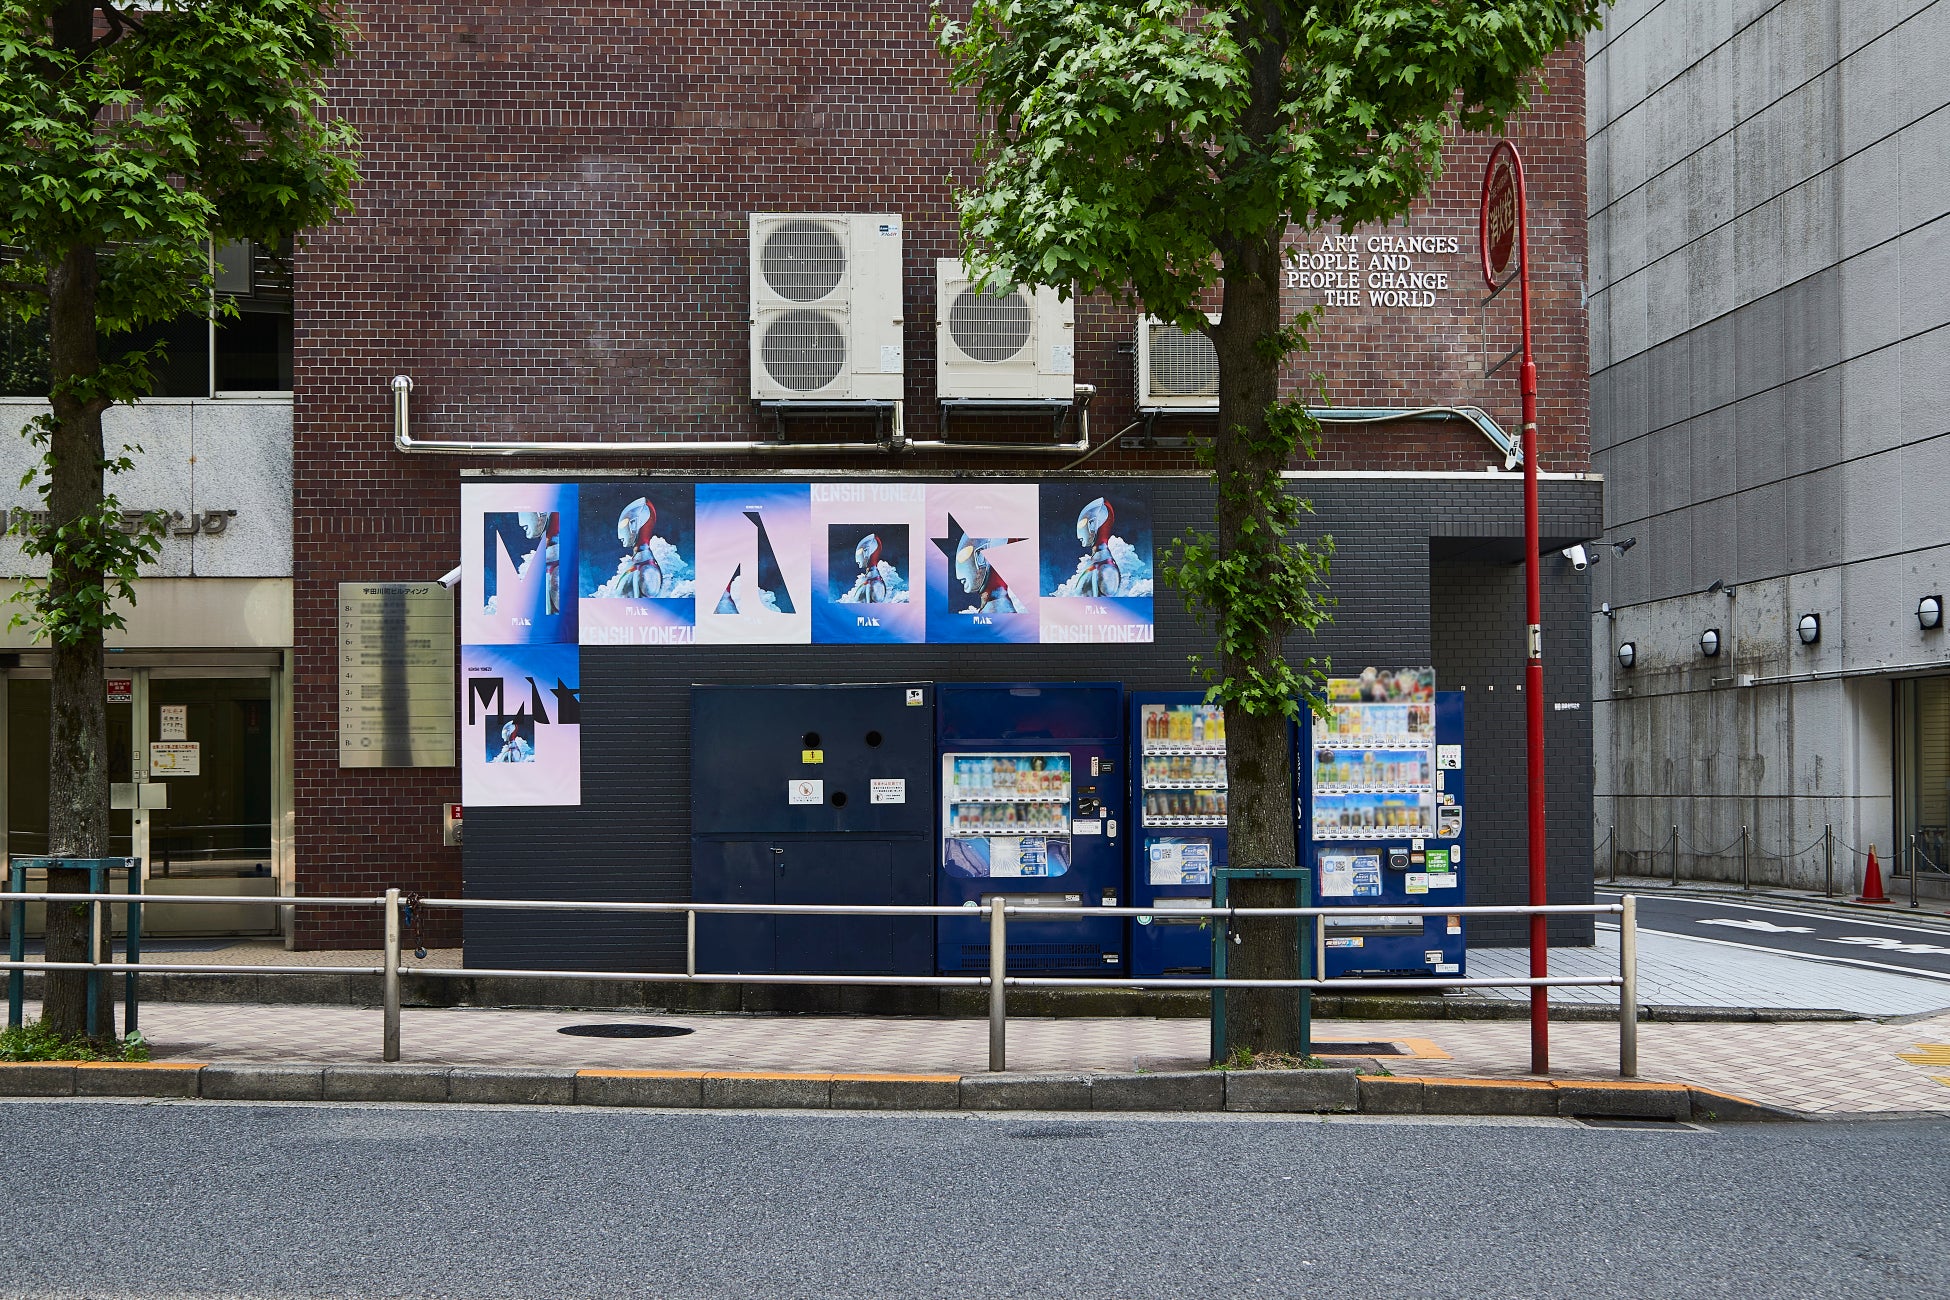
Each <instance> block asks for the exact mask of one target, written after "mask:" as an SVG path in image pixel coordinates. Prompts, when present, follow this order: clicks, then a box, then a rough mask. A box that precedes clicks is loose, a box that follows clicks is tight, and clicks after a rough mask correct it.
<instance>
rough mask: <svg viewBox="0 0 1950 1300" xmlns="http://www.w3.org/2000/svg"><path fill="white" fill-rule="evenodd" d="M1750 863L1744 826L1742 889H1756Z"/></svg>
mask: <svg viewBox="0 0 1950 1300" xmlns="http://www.w3.org/2000/svg"><path fill="white" fill-rule="evenodd" d="M1748 861H1749V859H1748V856H1747V828H1746V827H1745V826H1742V827H1741V828H1740V887H1741V888H1742V889H1747V890H1751V889H1752V888H1753V887H1754V879H1753V873H1752V870H1751V868H1750V867H1749V866H1748Z"/></svg>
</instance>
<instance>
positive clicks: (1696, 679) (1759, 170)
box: [1586, 0, 1950, 886]
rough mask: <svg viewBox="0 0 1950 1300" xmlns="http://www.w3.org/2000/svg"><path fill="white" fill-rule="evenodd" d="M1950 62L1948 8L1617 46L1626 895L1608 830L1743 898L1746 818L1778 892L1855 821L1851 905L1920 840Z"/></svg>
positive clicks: (1601, 676)
mask: <svg viewBox="0 0 1950 1300" xmlns="http://www.w3.org/2000/svg"><path fill="white" fill-rule="evenodd" d="M1946 48H1950V3H1945V2H1944V0H1936V2H1935V3H1928V2H1922V0H1778V2H1769V0H1718V2H1717V3H1692V2H1690V0H1688V2H1682V0H1662V2H1661V0H1650V2H1649V0H1624V2H1622V3H1620V4H1619V5H1618V6H1617V7H1616V8H1615V9H1613V10H1612V12H1611V14H1610V17H1609V19H1608V22H1607V26H1606V28H1605V30H1604V31H1603V32H1600V33H1598V34H1595V35H1594V36H1593V37H1592V38H1591V39H1590V40H1589V42H1588V44H1587V49H1586V55H1587V80H1588V102H1589V107H1588V117H1587V128H1586V130H1587V137H1588V146H1589V181H1588V184H1589V191H1590V213H1591V244H1590V257H1591V267H1590V301H1591V366H1592V452H1593V462H1594V465H1595V467H1596V468H1597V469H1598V470H1599V471H1600V472H1601V473H1602V474H1603V476H1604V479H1605V483H1606V488H1605V524H1606V530H1607V531H1606V535H1607V537H1608V538H1610V539H1611V540H1614V541H1619V540H1623V539H1625V538H1627V537H1635V538H1636V539H1637V545H1636V546H1635V547H1634V548H1633V549H1632V550H1630V551H1629V552H1627V553H1625V554H1623V555H1617V556H1615V555H1613V554H1612V553H1611V552H1610V551H1609V550H1601V551H1600V553H1599V554H1600V558H1601V560H1602V561H1603V562H1602V563H1600V564H1599V565H1597V566H1596V567H1594V568H1593V569H1592V570H1591V574H1592V577H1593V578H1594V582H1593V584H1592V604H1593V611H1594V612H1593V614H1592V640H1593V647H1594V654H1593V666H1592V685H1593V692H1592V693H1593V696H1594V719H1593V721H1594V743H1595V754H1596V784H1595V790H1596V800H1595V807H1594V814H1595V817H1596V819H1597V825H1596V834H1595V836H1594V840H1595V841H1596V842H1597V843H1598V845H1599V849H1598V853H1599V869H1600V871H1601V872H1602V871H1604V870H1605V869H1606V868H1607V866H1608V856H1609V855H1608V850H1607V848H1606V846H1605V844H1604V842H1603V840H1604V836H1605V834H1606V832H1607V829H1608V827H1610V826H1614V825H1615V826H1616V827H1617V832H1616V843H1617V845H1618V846H1619V847H1621V848H1622V849H1624V850H1627V851H1637V852H1638V853H1639V856H1637V858H1636V862H1637V865H1639V866H1640V867H1645V866H1648V865H1652V862H1653V861H1656V866H1657V869H1658V870H1660V871H1664V870H1666V869H1668V865H1669V864H1668V862H1667V858H1666V853H1667V851H1668V846H1669V843H1670V838H1671V835H1672V828H1673V827H1677V828H1678V834H1679V840H1680V867H1681V870H1682V872H1685V873H1696V874H1699V875H1702V876H1711V877H1720V878H1729V879H1730V878H1736V877H1738V875H1739V873H1740V870H1741V867H1740V858H1739V847H1738V846H1739V843H1740V840H1741V833H1742V828H1743V827H1745V828H1747V838H1748V845H1749V852H1750V858H1749V870H1750V871H1751V872H1752V875H1753V878H1754V879H1755V880H1756V881H1768V882H1772V881H1778V880H1786V881H1790V882H1794V883H1800V884H1806V885H1815V886H1819V885H1820V884H1821V883H1822V880H1823V865H1824V859H1823V854H1822V851H1821V848H1820V847H1819V846H1820V842H1821V838H1822V835H1823V828H1824V827H1825V826H1830V825H1832V826H1833V827H1834V831H1835V835H1836V836H1837V838H1838V844H1837V848H1836V853H1835V862H1836V876H1837V879H1838V882H1842V883H1846V884H1847V885H1849V886H1853V885H1854V883H1855V881H1856V878H1857V877H1856V872H1857V870H1858V869H1859V863H1860V859H1859V858H1858V857H1856V856H1855V850H1859V849H1866V847H1867V846H1868V845H1869V844H1870V843H1875V844H1877V845H1879V846H1880V847H1881V849H1882V854H1883V857H1884V861H1885V863H1887V860H1888V857H1889V853H1890V849H1891V847H1892V842H1894V841H1898V840H1899V839H1900V838H1901V837H1902V835H1903V834H1904V833H1905V832H1906V830H1907V827H1908V825H1909V823H1910V822H1911V821H1912V820H1913V817H1912V815H1911V814H1910V813H1909V812H1906V810H1905V808H1904V806H1903V797H1902V789H1903V772H1902V764H1901V760H1900V758H1899V754H1898V748H1899V746H1898V745H1897V742H1896V736H1897V734H1898V732H1899V731H1900V721H1899V719H1898V718H1897V716H1896V701H1897V699H1898V697H1899V694H1900V692H1899V690H1898V689H1897V688H1896V686H1895V685H1894V684H1895V683H1896V682H1898V681H1899V680H1900V679H1902V678H1905V677H1911V676H1918V675H1927V674H1932V673H1942V672H1950V637H1947V636H1946V633H1945V632H1944V631H1942V630H1940V629H1939V630H1936V631H1926V630H1924V629H1923V628H1921V627H1920V626H1919V623H1918V619H1917V617H1916V609H1917V604H1918V601H1919V599H1920V598H1922V597H1924V596H1927V595H1933V594H1937V593H1941V592H1943V591H1944V590H1945V588H1946V586H1950V510H1946V509H1945V506H1944V492H1945V484H1946V483H1950V219H1947V216H1946V214H1950V108H1947V107H1946V104H1950V71H1946V69H1950V62H1946V60H1945V58H1944V55H1943V51H1944V50H1945V49H1946ZM1715 583H1719V584H1722V587H1721V590H1719V591H1710V590H1709V589H1710V588H1712V587H1713V585H1714V584H1715ZM1606 609H1609V611H1610V612H1609V614H1607V613H1606V612H1604V611H1605V610H1606ZM1807 614H1813V615H1816V616H1817V617H1818V619H1819V620H1820V636H1819V639H1818V640H1817V641H1816V642H1815V643H1814V644H1811V645H1807V644H1803V642H1802V640H1801V638H1800V637H1799V636H1797V634H1796V627H1797V624H1798V623H1799V622H1800V621H1801V619H1802V617H1803V616H1804V615H1807ZM1709 628H1716V629H1719V632H1720V636H1721V639H1722V642H1723V648H1722V650H1721V652H1720V653H1719V654H1718V656H1716V657H1712V658H1709V657H1707V656H1705V655H1704V654H1702V652H1701V649H1700V644H1699V642H1700V637H1701V634H1702V633H1703V632H1704V631H1705V630H1707V629H1709ZM1626 642H1630V643H1632V645H1633V646H1634V649H1635V652H1636V659H1635V663H1634V665H1633V666H1632V667H1631V668H1629V669H1628V668H1625V667H1622V666H1621V664H1620V662H1619V659H1618V655H1617V651H1618V647H1619V646H1620V645H1621V644H1623V643H1626ZM1811 846H1812V847H1811ZM1647 850H1656V851H1657V857H1656V859H1654V860H1651V861H1648V859H1647V858H1646V857H1645V856H1643V851H1647ZM1632 861H1633V858H1631V857H1628V858H1627V863H1628V865H1629V864H1631V863H1632Z"/></svg>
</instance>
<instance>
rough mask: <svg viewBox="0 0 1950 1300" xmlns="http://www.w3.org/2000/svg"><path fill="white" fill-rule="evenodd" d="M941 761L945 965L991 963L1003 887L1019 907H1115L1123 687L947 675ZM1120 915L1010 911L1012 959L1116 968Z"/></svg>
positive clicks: (1120, 961) (1020, 967) (957, 970)
mask: <svg viewBox="0 0 1950 1300" xmlns="http://www.w3.org/2000/svg"><path fill="white" fill-rule="evenodd" d="M938 692H939V694H938V705H937V709H936V718H937V744H938V753H937V757H936V764H937V767H936V772H937V775H938V777H939V780H940V795H939V798H940V817H939V830H940V854H939V857H938V859H937V864H938V868H939V870H938V874H937V877H936V882H935V890H936V901H937V902H939V903H940V904H942V905H944V906H962V907H966V908H967V909H969V916H968V918H967V919H965V920H964V919H962V918H960V917H952V918H943V919H942V920H941V922H940V926H939V932H938V938H937V950H938V951H937V958H938V961H939V963H940V968H941V970H942V972H943V973H944V974H951V975H952V974H961V973H964V972H968V971H986V970H987V969H988V967H989V920H988V917H987V916H986V915H983V914H981V912H980V909H982V908H985V907H987V906H988V904H989V901H990V900H991V899H992V898H994V897H995V896H997V895H1000V896H1002V897H1003V898H1004V899H1005V900H1006V901H1008V902H1009V903H1012V904H1016V905H1020V906H1031V907H1033V906H1037V905H1043V906H1057V907H1116V906H1119V905H1120V904H1121V902H1122V900H1123V898H1124V895H1125V888H1124V883H1125V865H1124V844H1125V841H1126V839H1127V838H1128V821H1127V819H1126V817H1125V814H1124V800H1125V788H1126V778H1125V775H1124V764H1125V761H1126V759H1125V749H1124V728H1123V701H1124V691H1123V688H1122V687H1121V686H1119V685H1117V684H1116V683H1087V682H1086V683H1063V684H1055V685H1048V684H1036V683H1022V684H1015V685H943V686H940V687H939V688H938ZM1123 934H1124V925H1123V921H1122V918H1120V917H1105V918H1103V919H1101V920H1099V919H1095V918H1087V919H1076V918H1065V919H1062V920H1052V921H1030V920H1026V919H1024V918H1023V917H1021V916H1016V917H1012V918H1010V921H1009V952H1008V968H1009V970H1011V971H1023V972H1049V973H1063V972H1068V973H1071V974H1076V973H1079V972H1091V973H1101V972H1109V973H1112V974H1115V973H1118V972H1121V971H1122V970H1123V967H1124V940H1123Z"/></svg>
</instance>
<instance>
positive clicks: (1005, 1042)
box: [989, 894, 1009, 1074]
mask: <svg viewBox="0 0 1950 1300" xmlns="http://www.w3.org/2000/svg"><path fill="white" fill-rule="evenodd" d="M1004 906H1005V905H1004V903H1003V901H1002V895H1000V894H991V895H990V896H989V1069H990V1070H993V1071H995V1072H996V1073H998V1074H1000V1073H1002V1072H1003V1071H1005V1070H1007V1069H1008V1068H1009V992H1008V974H1009V917H1008V914H1007V913H1006V912H1005V911H1004V910H1003V908H1004Z"/></svg>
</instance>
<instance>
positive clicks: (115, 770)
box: [4, 655, 291, 937]
mask: <svg viewBox="0 0 1950 1300" xmlns="http://www.w3.org/2000/svg"><path fill="white" fill-rule="evenodd" d="M121 658H123V656H115V657H112V659H111V663H110V669H109V673H108V679H109V704H108V747H109V755H108V759H109V779H110V781H111V782H112V783H113V785H114V788H115V791H116V798H115V800H114V802H115V803H117V804H120V805H122V806H120V807H116V808H114V809H113V810H112V811H111V812H110V814H109V833H110V844H109V852H110V853H112V854H128V855H132V856H135V857H138V858H141V859H142V868H143V891H144V893H146V894H148V895H150V896H151V897H152V898H157V899H158V900H159V901H157V902H156V903H154V904H152V905H150V906H148V907H145V908H144V910H143V921H142V928H143V932H144V933H145V934H148V935H156V936H159V937H160V936H171V935H174V936H178V937H192V936H206V935H207V936H219V935H273V934H277V933H278V932H279V927H280V919H279V916H278V911H277V909H276V908H274V907H272V906H270V905H269V904H268V900H270V899H272V898H275V897H277V896H278V895H279V894H280V893H281V892H284V882H286V881H288V880H289V879H290V878H291V867H290V856H291V855H290V837H289V833H288V826H289V815H288V811H287V810H288V808H289V800H290V796H289V773H290V765H289V762H288V760H287V759H286V757H285V754H286V751H287V748H288V747H287V745H286V743H285V734H284V732H285V728H284V721H283V720H284V716H285V709H284V702H283V698H282V695H283V691H284V676H283V673H282V671H281V670H280V668H279V667H277V666H274V665H272V664H269V663H265V664H257V663H252V662H249V660H248V658H245V657H241V656H237V655H224V656H220V657H214V658H210V659H199V657H197V656H193V655H177V656H168V657H166V658H167V659H168V661H167V662H150V663H139V664H136V665H131V666H123V665H122V664H121V663H119V662H116V660H119V659H121ZM266 658H269V656H267V657H266ZM240 660H241V661H240ZM5 688H6V697H5V703H6V707H5V725H6V744H5V747H4V752H5V758H6V779H5V782H4V789H5V801H6V807H5V820H6V827H7V852H8V853H9V855H11V856H14V857H19V856H40V855H44V854H46V853H47V851H48V843H47V743H48V739H47V737H48V696H49V681H48V674H47V671H46V670H45V669H44V668H35V667H32V666H27V667H22V668H19V669H15V670H13V671H11V672H9V673H8V674H7V676H6V679H5ZM29 887H30V888H41V887H43V886H42V885H41V884H40V882H39V881H37V880H30V885H29ZM170 894H229V895H237V896H248V897H262V898H264V899H266V900H267V903H266V905H264V906H255V905H251V904H243V903H240V904H237V905H235V906H225V907H207V906H198V907H186V906H177V907H171V906H169V905H168V904H167V903H166V902H163V901H160V900H161V899H164V898H166V897H167V896H168V895H170ZM38 919H39V918H38V916H35V915H30V918H29V929H30V931H37V930H38V928H39V927H38ZM118 919H119V918H118Z"/></svg>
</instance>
